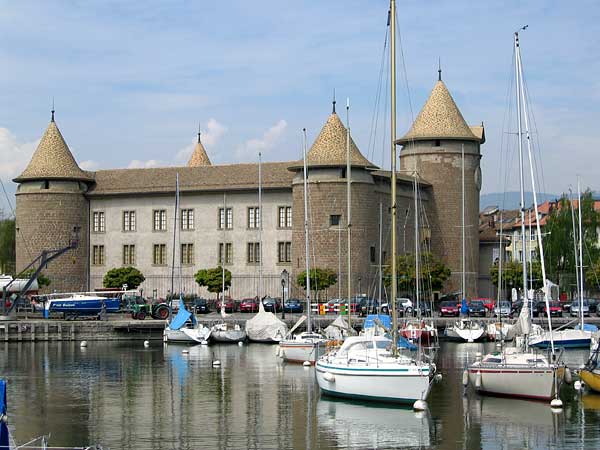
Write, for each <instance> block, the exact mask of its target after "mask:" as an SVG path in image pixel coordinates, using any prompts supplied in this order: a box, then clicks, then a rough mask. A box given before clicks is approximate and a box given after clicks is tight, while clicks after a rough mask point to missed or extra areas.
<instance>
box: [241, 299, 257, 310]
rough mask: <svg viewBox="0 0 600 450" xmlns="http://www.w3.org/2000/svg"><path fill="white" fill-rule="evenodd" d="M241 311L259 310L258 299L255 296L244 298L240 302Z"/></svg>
mask: <svg viewBox="0 0 600 450" xmlns="http://www.w3.org/2000/svg"><path fill="white" fill-rule="evenodd" d="M240 312H242V313H253V312H258V300H257V299H256V297H254V298H244V299H242V301H241V302H240Z"/></svg>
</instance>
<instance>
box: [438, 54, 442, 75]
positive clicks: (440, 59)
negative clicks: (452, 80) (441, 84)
mask: <svg viewBox="0 0 600 450" xmlns="http://www.w3.org/2000/svg"><path fill="white" fill-rule="evenodd" d="M438 81H442V58H440V57H439V56H438Z"/></svg>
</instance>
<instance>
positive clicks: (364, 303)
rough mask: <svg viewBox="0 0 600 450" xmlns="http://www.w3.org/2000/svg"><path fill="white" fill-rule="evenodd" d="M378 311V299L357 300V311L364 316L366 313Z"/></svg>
mask: <svg viewBox="0 0 600 450" xmlns="http://www.w3.org/2000/svg"><path fill="white" fill-rule="evenodd" d="M378 311H379V301H378V300H375V299H370V298H361V299H360V301H359V302H358V313H359V314H360V315H361V316H362V317H365V316H366V315H368V314H377V312H378Z"/></svg>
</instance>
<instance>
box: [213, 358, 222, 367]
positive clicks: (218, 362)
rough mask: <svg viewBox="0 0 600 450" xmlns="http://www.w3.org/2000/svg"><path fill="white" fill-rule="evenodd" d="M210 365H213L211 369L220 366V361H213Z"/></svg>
mask: <svg viewBox="0 0 600 450" xmlns="http://www.w3.org/2000/svg"><path fill="white" fill-rule="evenodd" d="M212 365H213V367H219V366H220V365H221V361H219V360H218V359H215V360H214V361H213V362H212Z"/></svg>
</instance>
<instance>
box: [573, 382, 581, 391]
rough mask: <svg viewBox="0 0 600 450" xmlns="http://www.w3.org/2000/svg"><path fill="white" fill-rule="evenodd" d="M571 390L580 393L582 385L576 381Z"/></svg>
mask: <svg viewBox="0 0 600 450" xmlns="http://www.w3.org/2000/svg"><path fill="white" fill-rule="evenodd" d="M573 388H575V390H576V391H580V390H582V389H583V383H582V382H581V381H579V380H577V381H576V382H575V383H573Z"/></svg>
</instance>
